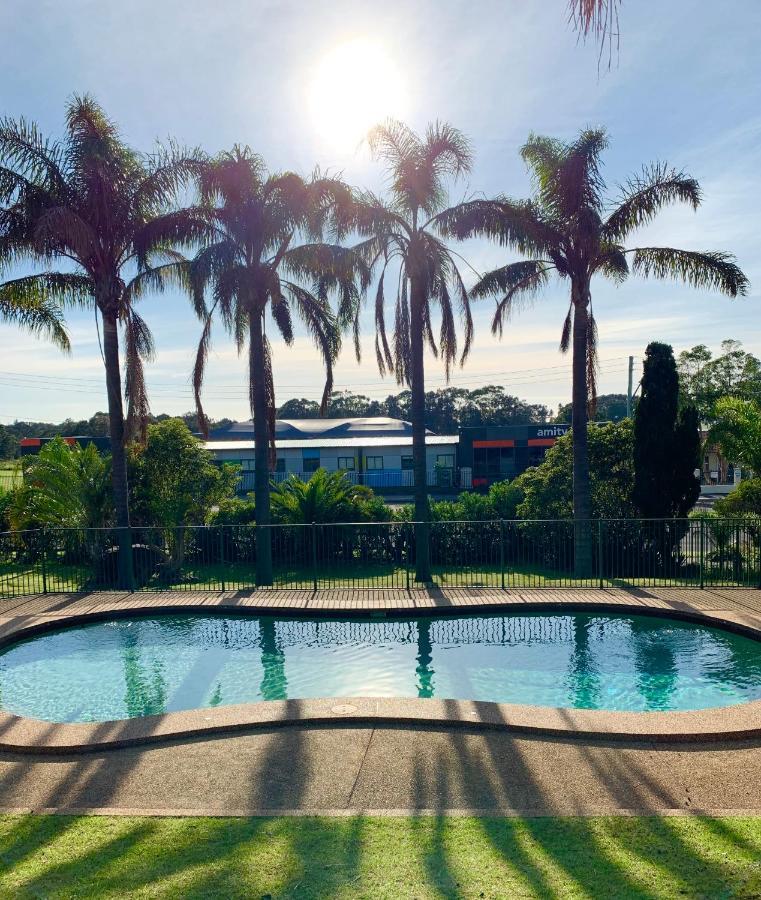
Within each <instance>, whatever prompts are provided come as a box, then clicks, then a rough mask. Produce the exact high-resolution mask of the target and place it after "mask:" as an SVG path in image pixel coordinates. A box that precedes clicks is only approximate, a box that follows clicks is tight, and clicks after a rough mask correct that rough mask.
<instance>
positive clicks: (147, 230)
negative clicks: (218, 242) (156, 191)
mask: <svg viewBox="0 0 761 900" xmlns="http://www.w3.org/2000/svg"><path fill="white" fill-rule="evenodd" d="M215 236H216V234H215V223H214V219H213V216H212V215H211V214H210V213H209V211H208V210H206V209H204V208H203V207H198V206H193V207H187V208H185V209H179V210H174V211H172V212H168V213H164V214H163V215H155V216H152V217H151V218H150V219H149V220H148V221H147V222H146V223H145V224H144V225H142V226H141V227H140V228H138V229H137V231H136V232H135V234H134V236H133V239H132V241H131V245H130V248H129V250H130V251H131V252H133V253H134V254H135V257H136V258H137V263H138V265H139V266H140V267H141V268H147V267H148V266H149V265H150V257H151V255H152V254H153V253H156V252H157V251H158V252H160V251H162V250H163V249H164V248H166V247H183V248H192V247H195V246H197V245H198V244H204V243H208V242H209V240H210V239H213V238H214V237H215Z"/></svg>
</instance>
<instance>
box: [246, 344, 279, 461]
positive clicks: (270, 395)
mask: <svg viewBox="0 0 761 900" xmlns="http://www.w3.org/2000/svg"><path fill="white" fill-rule="evenodd" d="M250 347H251V344H250V343H249V348H250ZM262 349H263V351H264V372H262V377H263V378H264V398H265V403H266V406H267V436H268V438H269V440H268V441H267V456H268V462H269V467H270V468H271V469H274V468H275V460H276V459H277V452H276V450H275V409H276V407H275V379H274V377H273V375H272V352H271V350H270V342H269V341H268V340H267V336H266V335H265V336H264V339H263V341H262ZM249 370H250V360H249ZM249 389H250V391H251V397H250V399H251V412H252V415H253V410H254V396H253V393H254V383H253V381H252V382H250V384H249Z"/></svg>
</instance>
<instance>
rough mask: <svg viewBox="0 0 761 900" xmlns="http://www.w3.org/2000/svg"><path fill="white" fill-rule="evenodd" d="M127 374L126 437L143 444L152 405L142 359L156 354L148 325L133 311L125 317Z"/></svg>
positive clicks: (125, 383) (125, 364)
mask: <svg viewBox="0 0 761 900" xmlns="http://www.w3.org/2000/svg"><path fill="white" fill-rule="evenodd" d="M124 344H125V360H124V366H125V376H124V396H125V398H126V400H127V421H126V439H127V440H128V441H137V442H139V443H144V441H145V435H146V428H147V425H148V417H149V415H150V412H151V410H150V405H149V403H148V391H147V387H146V384H145V372H144V370H143V360H150V359H151V358H152V357H153V352H154V348H153V338H152V337H151V333H150V331H149V329H148V326H147V325H146V323H145V322H144V321H143V319H141V318H140V316H138V314H137V313H136V312H134V311H133V310H130V311H129V312H128V313H127V314H126V316H125V318H124Z"/></svg>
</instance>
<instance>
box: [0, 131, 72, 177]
mask: <svg viewBox="0 0 761 900" xmlns="http://www.w3.org/2000/svg"><path fill="white" fill-rule="evenodd" d="M0 161H2V162H3V164H5V165H7V166H9V167H11V168H13V169H15V170H16V171H17V172H18V173H19V174H20V175H23V177H24V178H25V180H27V181H28V182H32V183H34V182H39V183H40V186H41V187H45V188H46V189H48V190H49V191H52V192H55V193H58V192H60V191H61V190H62V189H65V187H66V176H65V171H64V169H65V156H64V152H63V147H62V146H61V145H60V144H59V143H57V142H51V141H48V140H46V139H45V138H44V137H43V136H42V135H41V134H40V132H39V129H38V128H37V126H36V125H35V124H34V122H27V121H26V120H25V119H19V120H18V121H14V120H13V119H10V118H3V119H0Z"/></svg>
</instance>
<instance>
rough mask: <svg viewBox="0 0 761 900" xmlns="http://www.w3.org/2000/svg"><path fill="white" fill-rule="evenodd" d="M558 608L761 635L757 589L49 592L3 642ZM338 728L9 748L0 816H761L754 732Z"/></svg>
mask: <svg viewBox="0 0 761 900" xmlns="http://www.w3.org/2000/svg"><path fill="white" fill-rule="evenodd" d="M558 607H560V608H566V609H567V608H571V609H583V608H585V607H586V608H591V607H595V608H607V609H618V610H622V611H623V610H627V609H628V610H633V611H639V612H646V611H648V610H650V611H654V612H657V613H659V614H666V615H668V614H671V615H678V616H680V617H688V618H692V619H699V620H701V621H706V620H707V619H708V620H713V621H714V622H715V623H716V624H719V623H721V624H723V625H725V626H729V627H736V628H738V629H742V630H751V629H752V630H755V629H758V630H761V591H756V590H740V589H721V590H709V589H706V590H703V591H698V590H684V589H681V590H680V589H656V588H637V589H633V590H623V589H609V590H597V589H595V590H570V589H567V590H533V591H532V590H516V591H505V592H503V591H500V590H496V589H490V590H486V589H480V590H478V589H468V590H466V589H431V590H418V591H410V592H406V591H398V592H397V591H348V590H347V591H325V592H320V593H318V594H316V595H315V594H312V593H311V592H291V591H273V590H266V591H255V592H247V593H245V594H238V593H228V594H219V593H205V592H192V593H179V592H168V593H163V594H147V593H144V594H119V593H107V594H106V593H97V594H95V593H93V594H81V595H66V594H48V595H35V596H29V597H19V598H15V599H11V600H3V601H0V640H4V641H7V640H8V639H12V637H13V635H14V634H18V633H19V632H20V631H23V630H25V629H27V628H33V629H38V628H43V629H44V628H49V627H51V626H60V625H66V624H74V623H75V622H77V621H81V620H82V619H88V618H90V617H95V618H100V617H104V616H111V615H114V614H116V615H128V614H130V613H146V612H151V611H153V610H156V609H162V610H175V611H179V610H181V609H194V610H200V611H204V612H211V611H213V610H215V609H216V610H219V611H222V610H225V611H232V610H238V611H242V610H250V611H251V612H274V613H281V614H285V613H289V612H295V613H302V614H305V613H306V614H320V613H323V614H326V615H341V616H344V615H352V614H353V615H360V614H363V613H368V612H386V613H387V614H388V613H392V612H394V613H397V612H398V613H404V612H407V613H411V614H414V613H416V612H419V611H421V610H425V609H436V610H438V611H441V612H445V611H448V612H458V611H465V610H467V611H476V610H480V609H495V610H496V609H498V608H502V609H511V610H513V611H516V609H524V610H528V609H532V608H534V609H539V608H555V609H557V608H558ZM315 702H317V703H319V702H320V701H315ZM357 702H358V701H357V699H356V698H352V699H349V700H346V701H345V703H346V704H347V705H351V706H356V705H357ZM372 702H373V703H375V702H378V701H372ZM430 702H431V701H415V703H422V704H426V703H430ZM439 702H441V703H444V701H439ZM260 705H262V706H263V705H264V704H260ZM413 705H414V704H413ZM750 705H751V704H747V706H750ZM466 706H467V704H466ZM483 706H486V707H491V706H496V705H495V704H483ZM461 711H462V710H461ZM204 712H207V711H201V713H202V714H203V713H204ZM272 712H273V714H274V713H275V712H276V711H275V710H274V709H273V710H272ZM544 712H550V713H552V712H555V713H557V712H558V711H551V710H550V711H548V710H545V711H544ZM562 712H563V714H566V713H567V712H569V711H562ZM575 712H580V713H583V712H584V711H575ZM193 714H194V715H195V714H196V713H193ZM171 715H180V716H181V715H183V714H181V713H178V714H171ZM587 715H588V713H587ZM603 715H604V714H603ZM617 715H620V714H617ZM630 715H638V714H630ZM642 715H651V714H642ZM652 715H658V714H652ZM665 715H666V716H673V715H677V714H665ZM349 717H351V714H349ZM8 718H13V717H8ZM158 718H159V719H167V718H169V717H158ZM330 718H331V720H330V721H327V720H323V721H322V722H321V723H318V722H316V721H313V722H311V723H309V722H304V721H299V720H298V719H293V720H291V721H290V722H284V721H278V722H277V723H276V725H274V724H273V723H272V722H271V721H270V722H269V723H267V722H266V721H260V722H259V723H258V724H255V723H248V724H245V723H244V724H243V725H242V726H241V727H242V730H241V731H238V732H235V731H233V732H229V731H228V732H225V733H220V734H216V735H202V734H196V735H195V736H185V737H174V738H169V736H168V735H163V736H162V735H159V734H154V739H156V740H157V741H158V742H157V743H154V744H151V745H145V746H140V745H138V746H129V747H122V748H120V749H115V748H114V749H107V748H105V747H103V746H101V747H97V746H95V747H93V746H92V745H90V747H89V748H85V747H80V748H79V749H78V750H77V751H72V750H66V749H65V746H64V745H65V741H64V744H63V745H61V746H59V747H58V748H55V747H51V746H48V747H42V746H37V747H35V746H34V745H33V744H32V745H27V746H26V747H25V748H24V751H25V752H23V753H21V752H18V751H17V750H12V749H9V748H8V743H10V744H12V743H13V742H12V741H11V742H8V743H6V748H5V749H0V811H6V812H9V811H14V812H31V811H34V812H46V811H47V812H59V813H62V812H72V813H73V812H95V813H122V814H133V815H134V814H140V815H191V814H194V815H257V814H314V815H317V814H329V815H345V814H351V813H367V814H410V813H416V814H440V813H453V814H465V813H474V814H491V815H559V814H566V815H593V814H604V813H618V814H634V813H658V814H694V813H701V812H702V813H706V814H739V815H758V814H761V788H759V785H761V739H760V738H759V737H750V738H745V739H741V738H740V737H739V736H736V737H735V738H734V739H732V740H725V741H717V740H713V741H710V742H709V741H706V740H704V739H702V738H701V736H700V735H693V740H691V741H690V742H689V743H685V742H680V741H677V740H675V739H674V737H673V735H668V734H667V735H664V736H663V737H662V738H661V740H656V739H653V738H652V737H650V738H648V737H647V736H646V735H644V734H640V735H630V736H628V737H626V736H624V735H619V736H618V738H617V739H616V740H611V739H609V738H600V737H597V738H595V737H593V736H591V735H590V734H586V735H583V734H579V733H578V732H577V733H576V734H575V735H573V734H570V733H566V734H555V735H553V736H548V735H547V734H545V735H541V734H525V733H520V732H515V731H512V730H510V728H509V727H508V728H505V727H500V728H497V729H488V728H486V729H485V728H484V727H483V725H482V724H478V723H474V722H473V720H472V719H471V720H470V721H469V722H468V721H467V719H466V717H461V718H460V720H459V721H458V722H451V723H447V722H444V721H435V720H434V721H432V722H428V723H427V724H426V723H425V722H424V721H421V720H420V718H418V719H415V718H414V717H413V718H412V719H410V718H408V717H401V718H400V719H397V720H396V721H395V722H394V724H390V722H389V721H388V720H386V721H383V720H382V719H376V720H373V719H372V717H371V716H369V717H368V718H367V719H366V720H364V721H347V713H346V712H345V711H339V712H337V713H333V712H332V710H331V713H330ZM434 719H435V717H434ZM21 721H22V723H23V722H29V721H30V720H21ZM135 721H136V720H130V722H133V723H134V722H135ZM10 724H13V723H10ZM38 724H39V723H38ZM113 724H114V723H112V726H113ZM125 724H129V722H128V723H115V725H116V726H118V727H123V726H124V725H125ZM8 725H9V723H8V722H7V721H6V722H5V726H6V727H7V726H8ZM112 726H110V727H112ZM42 727H43V728H44V729H45V730H46V733H47V741H48V742H50V741H51V739H52V737H53V734H54V732H55V729H57V728H62V727H68V728H70V727H80V726H55V725H49V724H48V725H45V724H43V726H42ZM81 727H85V728H89V727H95V728H103V726H81ZM104 730H105V731H108V730H109V727H106V728H105V729H104ZM0 732H2V733H0V742H2V741H3V739H7V738H8V737H9V736H10V735H9V734H8V732H7V731H6V730H4V729H3V728H2V727H0ZM59 734H60V732H59ZM36 737H37V738H38V739H39V738H40V735H37V736H36ZM43 737H44V736H43ZM53 743H55V741H54V740H53ZM56 749H57V751H58V752H57V753H56V754H55V755H51V753H50V751H51V750H54V751H55V750H56ZM83 750H84V751H85V752H83ZM46 751H47V752H46Z"/></svg>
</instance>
